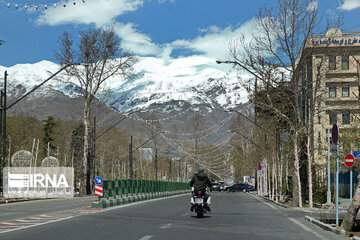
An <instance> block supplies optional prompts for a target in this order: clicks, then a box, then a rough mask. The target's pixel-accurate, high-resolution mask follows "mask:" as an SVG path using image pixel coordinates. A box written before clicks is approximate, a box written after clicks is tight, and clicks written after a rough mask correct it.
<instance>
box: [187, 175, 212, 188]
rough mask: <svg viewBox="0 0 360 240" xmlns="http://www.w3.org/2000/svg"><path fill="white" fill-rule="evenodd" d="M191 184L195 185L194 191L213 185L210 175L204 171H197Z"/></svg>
mask: <svg viewBox="0 0 360 240" xmlns="http://www.w3.org/2000/svg"><path fill="white" fill-rule="evenodd" d="M190 186H191V187H194V191H195V192H196V191H202V190H205V189H206V187H207V186H209V187H211V181H210V179H209V177H208V176H207V175H206V174H205V173H203V174H201V173H200V174H199V173H196V174H195V175H194V176H193V178H192V179H191V182H190Z"/></svg>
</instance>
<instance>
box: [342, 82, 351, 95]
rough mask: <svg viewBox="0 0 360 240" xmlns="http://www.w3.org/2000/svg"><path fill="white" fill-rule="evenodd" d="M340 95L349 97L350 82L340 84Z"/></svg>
mask: <svg viewBox="0 0 360 240" xmlns="http://www.w3.org/2000/svg"><path fill="white" fill-rule="evenodd" d="M341 92H342V96H343V97H349V96H350V94H349V93H350V84H349V83H343V85H342V91H341Z"/></svg>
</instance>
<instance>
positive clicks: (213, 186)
mask: <svg viewBox="0 0 360 240" xmlns="http://www.w3.org/2000/svg"><path fill="white" fill-rule="evenodd" d="M219 187H220V184H219V183H213V184H212V185H211V190H213V191H217V190H218V189H219Z"/></svg>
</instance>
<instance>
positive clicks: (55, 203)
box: [0, 197, 96, 239]
mask: <svg viewBox="0 0 360 240" xmlns="http://www.w3.org/2000/svg"><path fill="white" fill-rule="evenodd" d="M95 199H96V198H95V197H74V198H69V199H42V200H35V201H24V202H14V203H5V204H0V222H2V221H7V220H11V219H18V218H25V217H29V216H33V215H38V214H45V213H50V212H58V211H67V210H71V209H77V208H84V207H90V206H91V203H92V202H94V201H95ZM0 239H1V237H0Z"/></svg>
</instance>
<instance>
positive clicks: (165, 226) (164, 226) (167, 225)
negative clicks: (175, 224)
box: [160, 223, 172, 229]
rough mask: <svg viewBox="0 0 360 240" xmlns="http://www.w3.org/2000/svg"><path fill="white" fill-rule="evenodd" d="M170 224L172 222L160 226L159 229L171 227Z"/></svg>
mask: <svg viewBox="0 0 360 240" xmlns="http://www.w3.org/2000/svg"><path fill="white" fill-rule="evenodd" d="M171 226H172V223H168V224H166V225H163V226H161V227H160V228H161V229H164V228H171Z"/></svg>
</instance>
